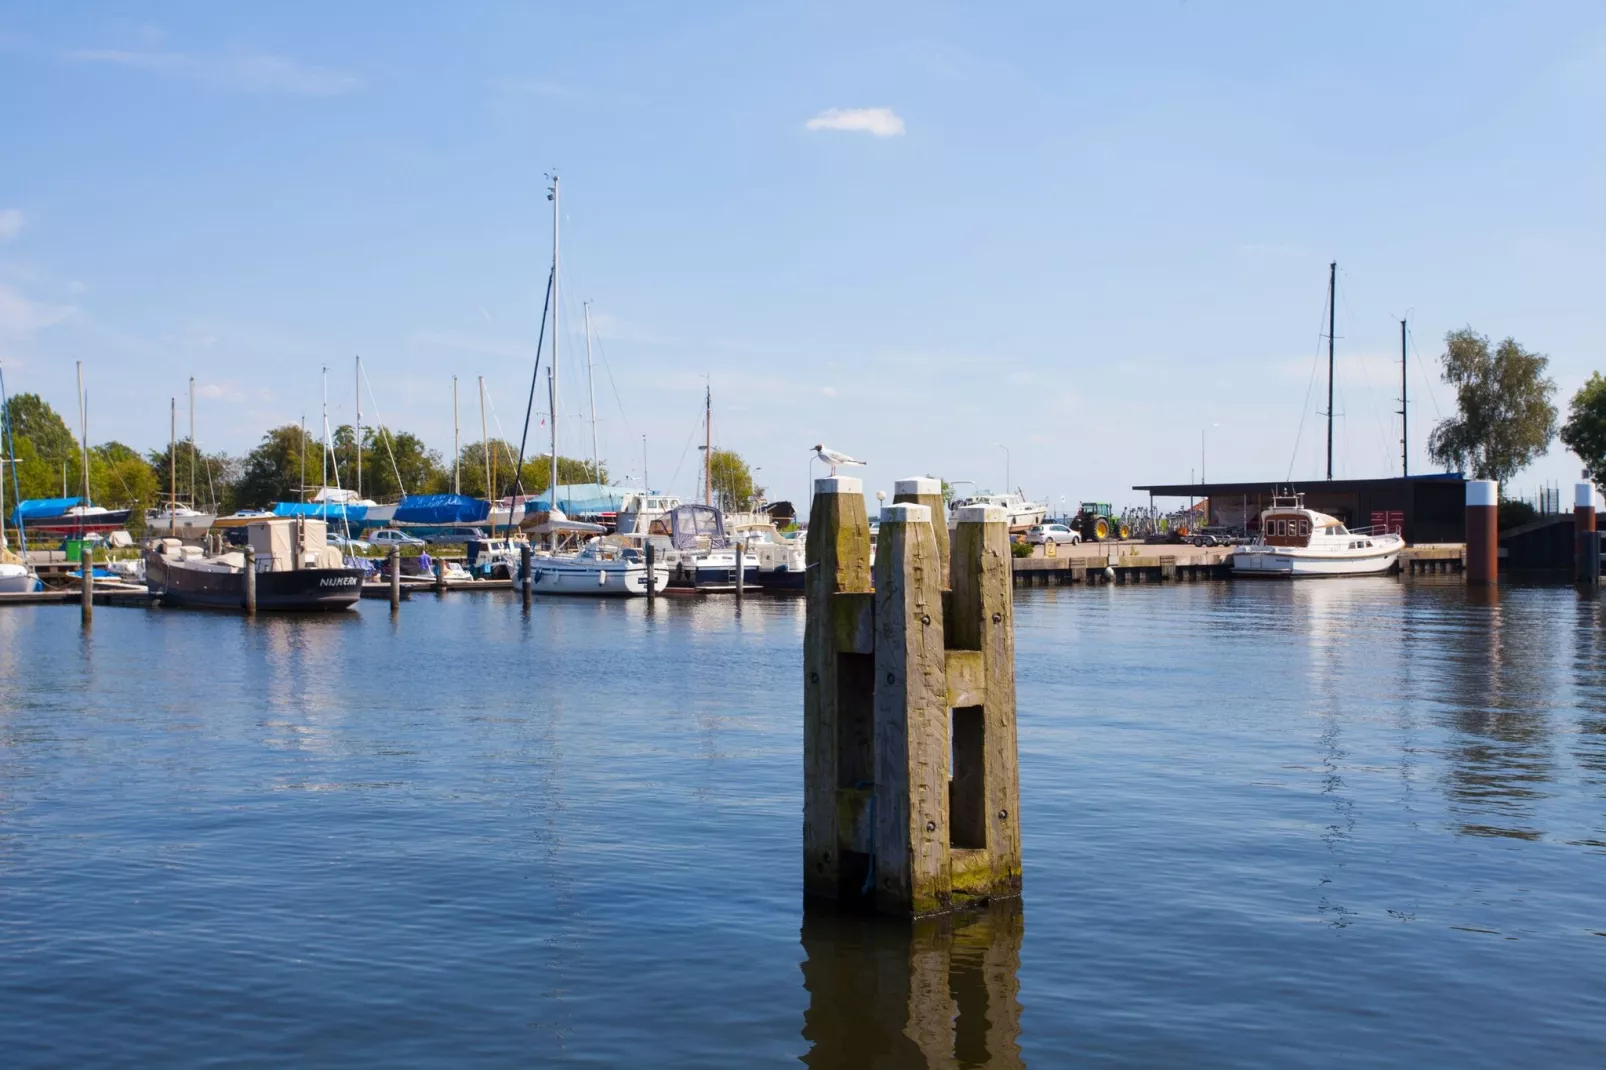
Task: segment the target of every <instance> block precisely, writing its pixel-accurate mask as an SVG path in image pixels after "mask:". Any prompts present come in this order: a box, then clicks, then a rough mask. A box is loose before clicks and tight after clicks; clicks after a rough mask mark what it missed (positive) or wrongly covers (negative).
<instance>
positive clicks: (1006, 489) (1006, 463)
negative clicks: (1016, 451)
mask: <svg viewBox="0 0 1606 1070" xmlns="http://www.w3.org/2000/svg"><path fill="white" fill-rule="evenodd" d="M993 445H995V446H997V447H998V448H999V449H1001V450H1003V451H1004V493H1005V494H1008V493H1009V447H1008V446H1006V445H1004V444H1003V443H1002V442H994V443H993Z"/></svg>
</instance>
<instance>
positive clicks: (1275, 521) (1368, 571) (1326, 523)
mask: <svg viewBox="0 0 1606 1070" xmlns="http://www.w3.org/2000/svg"><path fill="white" fill-rule="evenodd" d="M1403 549H1405V539H1404V538H1403V537H1402V536H1400V535H1399V534H1397V533H1395V532H1391V531H1385V530H1383V529H1381V528H1355V529H1351V528H1348V527H1346V526H1345V525H1344V523H1343V522H1342V521H1340V520H1338V519H1337V518H1336V517H1332V516H1329V515H1328V514H1326V513H1321V512H1317V511H1316V510H1314V509H1307V508H1306V507H1305V496H1304V495H1303V494H1294V495H1288V496H1281V495H1279V496H1277V497H1274V498H1272V504H1271V507H1270V508H1269V509H1266V510H1264V511H1263V512H1262V513H1261V514H1260V535H1259V536H1258V537H1257V538H1256V539H1255V541H1254V542H1253V543H1251V544H1249V545H1248V546H1240V547H1238V549H1236V550H1235V551H1234V552H1233V554H1232V571H1233V575H1235V576H1273V577H1285V578H1286V577H1300V576H1371V575H1376V574H1378V573H1380V572H1387V571H1389V570H1390V569H1392V568H1393V567H1394V564H1395V562H1396V561H1397V560H1398V559H1399V556H1400V551H1401V550H1403Z"/></svg>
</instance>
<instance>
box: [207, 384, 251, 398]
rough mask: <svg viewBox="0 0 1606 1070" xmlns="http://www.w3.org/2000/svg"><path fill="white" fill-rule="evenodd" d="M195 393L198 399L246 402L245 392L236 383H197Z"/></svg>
mask: <svg viewBox="0 0 1606 1070" xmlns="http://www.w3.org/2000/svg"><path fill="white" fill-rule="evenodd" d="M195 393H196V396H198V397H203V398H207V399H208V400H211V401H244V400H245V391H243V390H241V389H240V388H239V387H238V386H236V385H235V384H234V383H197V384H196V386H195Z"/></svg>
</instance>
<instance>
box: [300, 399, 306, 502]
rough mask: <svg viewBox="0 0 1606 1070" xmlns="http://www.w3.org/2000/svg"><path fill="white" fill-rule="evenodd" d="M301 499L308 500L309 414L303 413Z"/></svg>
mask: <svg viewBox="0 0 1606 1070" xmlns="http://www.w3.org/2000/svg"><path fill="white" fill-rule="evenodd" d="M301 500H302V501H303V502H304V501H306V500H307V414H306V413H302V414H301Z"/></svg>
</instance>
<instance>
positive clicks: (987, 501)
mask: <svg viewBox="0 0 1606 1070" xmlns="http://www.w3.org/2000/svg"><path fill="white" fill-rule="evenodd" d="M967 505H992V506H997V507H998V508H1000V509H1002V510H1003V511H1004V519H1005V520H1006V521H1007V522H1008V523H1009V530H1010V531H1030V530H1031V529H1032V528H1035V527H1036V526H1037V525H1039V524H1041V523H1042V522H1043V519H1044V518H1045V517H1047V516H1048V503H1046V502H1031V501H1027V500H1026V496H1025V495H1023V494H1019V493H1015V492H1011V493H1008V494H993V493H992V492H990V491H985V492H982V493H979V494H972V495H971V496H970V497H968V498H957V497H956V498H955V499H954V500H953V503H952V504H951V505H950V506H949V512H950V515H952V516H956V517H957V516H958V515H959V510H961V509H963V508H964V507H965V506H967Z"/></svg>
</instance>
